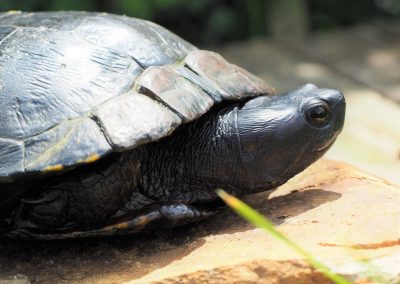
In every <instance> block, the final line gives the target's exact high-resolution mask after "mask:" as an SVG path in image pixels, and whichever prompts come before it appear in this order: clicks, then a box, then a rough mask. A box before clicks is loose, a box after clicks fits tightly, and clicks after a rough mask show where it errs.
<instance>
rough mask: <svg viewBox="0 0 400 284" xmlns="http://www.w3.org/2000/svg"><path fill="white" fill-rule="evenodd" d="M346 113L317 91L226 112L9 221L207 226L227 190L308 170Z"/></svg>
mask: <svg viewBox="0 0 400 284" xmlns="http://www.w3.org/2000/svg"><path fill="white" fill-rule="evenodd" d="M306 94H307V95H306ZM316 106H317V107H318V106H325V108H327V110H328V111H329V112H331V115H330V116H327V119H326V122H324V123H323V124H321V125H315V123H314V124H313V123H310V121H309V120H310V117H312V116H310V115H312V114H313V115H314V116H317V117H318V116H319V114H318V113H315V111H312V110H313V109H315V107H316ZM329 109H330V110H329ZM310 110H311V111H310ZM319 110H321V109H319ZM344 111H345V102H344V97H343V96H342V95H341V94H340V92H338V91H335V90H327V89H318V88H316V87H315V86H313V85H306V86H304V87H302V88H300V89H297V90H294V91H292V92H290V93H288V94H285V95H281V96H276V97H259V98H255V99H251V100H249V101H247V102H242V103H240V104H233V105H228V106H225V107H224V106H219V107H216V108H214V109H213V110H211V111H209V112H208V113H207V114H206V115H204V116H203V117H201V118H200V119H198V120H197V121H195V122H193V123H190V124H187V125H182V126H181V127H180V128H179V129H177V130H176V131H175V132H174V134H173V135H171V136H169V137H166V138H163V139H161V140H160V141H158V142H153V143H150V144H146V145H143V146H141V147H139V148H137V149H135V150H131V151H127V152H124V153H121V154H112V155H110V156H109V157H107V158H105V159H102V160H100V161H98V162H96V163H94V164H92V165H87V166H81V167H78V168H76V169H75V170H72V171H70V172H67V173H64V174H61V175H59V176H55V177H53V178H50V179H47V180H44V181H38V182H36V183H35V184H33V185H31V188H30V189H29V190H25V192H26V193H29V195H28V194H26V196H23V198H22V199H21V200H20V201H19V200H17V202H15V204H14V206H15V207H14V208H15V209H14V210H13V211H12V214H11V216H8V217H6V218H4V217H3V218H2V219H5V220H6V222H5V223H6V224H5V225H2V226H1V227H2V228H3V233H4V234H6V235H10V236H12V237H22V238H39V239H46V238H48V239H51V238H65V237H82V236H83V237H85V236H102V235H115V234H124V233H134V232H138V231H142V230H143V229H144V228H146V227H149V228H150V229H154V228H160V227H172V226H177V225H182V224H185V223H188V222H193V221H196V220H201V219H203V218H205V217H207V216H209V215H210V212H209V211H207V210H204V209H202V208H201V206H202V205H203V204H208V203H209V202H210V201H212V200H215V199H216V194H215V189H216V188H218V187H222V188H223V189H225V190H226V191H228V192H230V193H232V194H235V195H240V194H248V193H254V192H259V191H265V190H269V189H273V188H275V187H276V186H279V185H280V184H282V183H284V182H286V181H287V180H288V179H289V178H291V177H292V176H294V175H295V174H297V173H299V172H301V171H302V170H304V169H305V168H306V167H308V166H309V165H310V164H311V163H312V162H314V161H315V160H317V159H318V158H319V157H321V156H322V155H323V154H324V153H325V151H326V150H327V149H328V148H329V147H330V146H331V145H332V143H333V141H334V140H335V139H336V136H337V135H338V134H339V132H340V131H341V129H342V127H343V122H344ZM22 191H23V190H22ZM199 206H200V207H199ZM8 207H10V205H8Z"/></svg>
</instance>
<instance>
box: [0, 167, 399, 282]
mask: <svg viewBox="0 0 400 284" xmlns="http://www.w3.org/2000/svg"><path fill="white" fill-rule="evenodd" d="M244 200H245V201H246V202H247V203H249V204H250V205H251V206H253V207H255V208H256V209H257V210H259V211H260V212H262V213H263V214H265V215H266V216H268V217H269V218H270V219H271V220H272V221H273V222H274V223H275V224H276V225H277V228H278V230H279V231H281V232H283V233H285V234H286V235H287V236H289V237H290V238H291V239H293V240H295V241H296V242H298V243H299V244H300V245H301V246H303V247H304V248H305V249H306V250H308V251H309V252H311V253H313V254H314V255H315V256H317V257H318V258H319V259H320V260H323V261H324V262H325V263H326V264H328V265H329V266H330V267H332V268H333V269H334V270H335V271H337V272H338V273H341V274H343V275H347V276H348V277H349V278H350V279H352V280H354V281H356V283H371V281H369V282H362V281H364V280H365V279H366V278H367V275H368V273H370V272H371V267H373V269H372V270H374V271H379V272H380V273H382V274H383V273H385V274H386V275H387V276H388V279H390V281H392V282H393V283H395V282H396V281H399V280H400V205H399V204H400V188H399V187H396V186H393V185H390V184H389V183H388V182H385V181H384V180H382V179H380V178H377V177H374V176H371V175H369V174H366V173H364V172H361V171H359V170H357V169H354V168H353V167H351V166H349V165H347V164H344V163H340V162H334V161H328V160H322V161H320V162H317V163H316V164H314V165H313V166H312V167H310V168H309V169H308V170H306V171H305V172H303V173H302V174H300V175H298V176H296V177H295V178H294V179H292V180H291V181H290V182H288V183H287V184H286V185H284V186H282V187H281V188H279V189H278V190H276V191H275V192H273V193H272V194H270V195H269V196H268V194H267V193H260V194H256V195H252V196H247V197H245V198H244ZM353 248H358V249H353ZM0 252H1V253H0V279H2V276H7V275H18V274H23V275H26V276H27V277H28V278H29V279H30V280H31V281H35V282H37V283H59V282H63V283H124V282H126V283H131V284H134V283H208V282H209V283H330V282H329V281H328V280H326V279H325V278H324V277H323V276H322V275H321V274H320V273H319V272H318V271H315V270H314V269H313V268H311V267H310V266H309V265H308V264H307V263H306V262H304V261H303V260H302V259H301V257H299V256H298V255H296V254H295V253H293V252H292V251H291V250H290V249H288V248H287V247H285V246H284V245H282V244H281V243H279V242H278V241H276V240H275V239H273V238H272V237H270V236H269V235H268V234H266V233H265V232H264V231H262V230H261V229H256V228H254V227H253V226H251V225H249V224H248V223H246V222H245V221H243V220H242V219H240V218H239V217H238V216H236V215H235V213H233V212H232V211H230V210H228V209H227V210H224V211H222V212H221V213H220V214H219V215H217V216H215V218H212V219H210V220H208V221H205V222H203V223H201V224H195V225H190V226H185V227H182V228H176V229H173V230H169V231H164V232H162V233H154V234H150V235H146V236H129V237H120V238H111V239H87V240H67V241H56V242H20V241H19V242H18V241H7V240H1V241H0ZM360 260H362V261H365V260H368V261H369V262H370V263H371V264H369V265H367V266H365V265H364V264H363V263H362V262H360Z"/></svg>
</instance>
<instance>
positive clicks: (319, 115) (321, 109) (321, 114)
mask: <svg viewBox="0 0 400 284" xmlns="http://www.w3.org/2000/svg"><path fill="white" fill-rule="evenodd" d="M306 116H307V120H308V122H309V123H310V124H311V125H313V126H317V127H322V126H325V125H326V124H328V123H329V121H330V120H331V116H332V115H331V112H330V110H329V107H328V106H327V105H316V106H313V107H311V108H310V109H308V110H307V113H306Z"/></svg>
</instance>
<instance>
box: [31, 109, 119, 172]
mask: <svg viewBox="0 0 400 284" xmlns="http://www.w3.org/2000/svg"><path fill="white" fill-rule="evenodd" d="M111 150H112V148H111V146H110V144H109V143H108V142H107V140H106V139H105V137H104V135H103V133H102V132H101V129H100V127H99V126H98V125H97V124H96V122H95V121H93V120H92V119H91V118H89V117H87V116H84V117H81V118H77V119H73V120H68V121H66V122H63V123H61V124H60V125H58V126H56V127H54V128H52V129H49V130H48V131H46V132H44V133H42V134H40V135H37V136H33V137H31V138H28V139H26V140H25V167H26V172H49V171H60V170H63V169H64V168H65V167H71V166H75V165H79V164H83V163H88V162H91V161H92V159H93V157H99V156H104V155H106V154H107V153H109V152H111Z"/></svg>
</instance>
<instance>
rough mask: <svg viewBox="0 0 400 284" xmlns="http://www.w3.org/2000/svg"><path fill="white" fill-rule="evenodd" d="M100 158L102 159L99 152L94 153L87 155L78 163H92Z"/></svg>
mask: <svg viewBox="0 0 400 284" xmlns="http://www.w3.org/2000/svg"><path fill="white" fill-rule="evenodd" d="M99 159H100V156H99V155H98V154H93V155H91V156H89V157H87V158H86V159H85V160H82V161H78V163H84V164H90V163H94V162H96V161H97V160H99Z"/></svg>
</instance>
